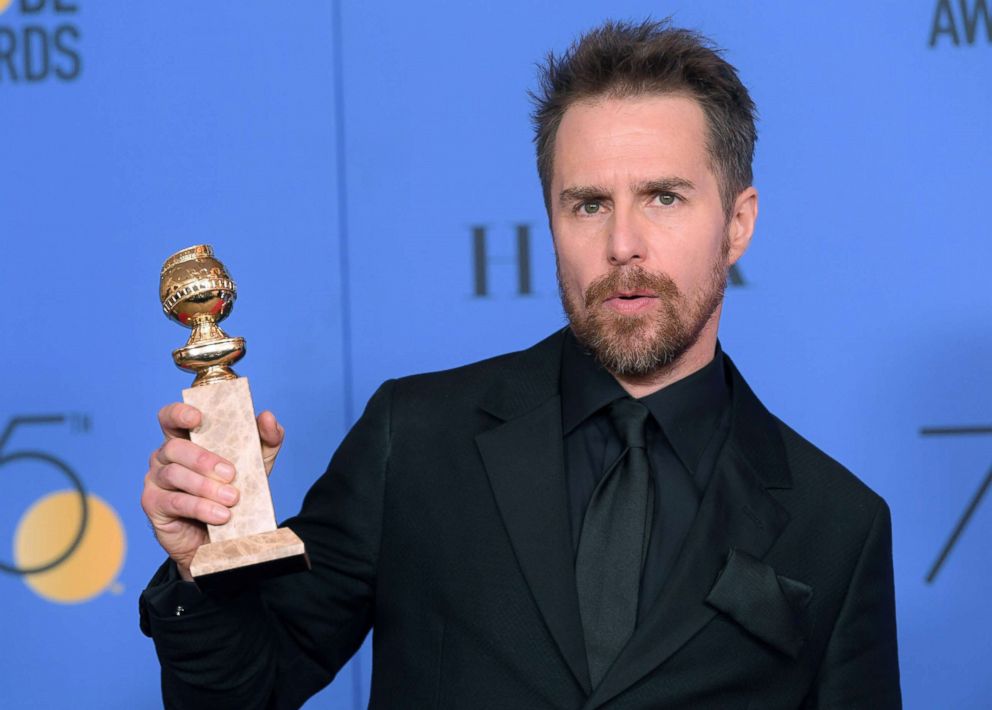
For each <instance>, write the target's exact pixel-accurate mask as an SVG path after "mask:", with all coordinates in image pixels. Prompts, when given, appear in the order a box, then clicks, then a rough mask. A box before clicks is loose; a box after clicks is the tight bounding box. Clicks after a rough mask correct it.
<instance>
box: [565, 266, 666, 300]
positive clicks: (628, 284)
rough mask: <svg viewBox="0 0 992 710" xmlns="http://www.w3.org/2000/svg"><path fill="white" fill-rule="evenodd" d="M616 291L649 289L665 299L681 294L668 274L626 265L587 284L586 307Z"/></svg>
mask: <svg viewBox="0 0 992 710" xmlns="http://www.w3.org/2000/svg"><path fill="white" fill-rule="evenodd" d="M618 291H650V292H651V293H653V294H654V295H655V296H657V297H659V298H662V299H666V300H675V299H677V298H679V296H680V295H681V294H680V293H679V287H678V286H676V285H675V282H674V281H673V280H672V278H671V277H670V276H669V275H668V274H665V273H661V272H658V273H653V272H650V271H647V270H646V269H644V267H642V266H628V267H621V268H618V269H614V270H613V271H610V272H609V273H606V274H604V275H603V276H601V277H599V278H598V279H596V280H595V281H593V282H592V283H591V284H589V286H588V288H586V291H585V305H586V308H592V307H593V306H595V305H598V304H600V303H602V302H603V301H605V300H606V299H607V298H609V297H610V296H612V295H614V294H615V293H617V292H618Z"/></svg>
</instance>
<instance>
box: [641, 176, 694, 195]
mask: <svg viewBox="0 0 992 710" xmlns="http://www.w3.org/2000/svg"><path fill="white" fill-rule="evenodd" d="M633 188H634V192H636V193H638V194H640V195H654V194H656V193H659V192H673V191H675V190H695V189H696V185H695V184H694V183H693V182H692V180H689V179H687V178H682V177H675V176H672V177H663V178H658V179H656V180H645V181H644V182H639V183H637V184H635V185H634V186H633Z"/></svg>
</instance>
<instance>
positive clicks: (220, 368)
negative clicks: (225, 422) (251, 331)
mask: <svg viewBox="0 0 992 710" xmlns="http://www.w3.org/2000/svg"><path fill="white" fill-rule="evenodd" d="M237 295H238V289H237V286H236V285H235V283H234V281H232V280H231V275H230V274H229V273H228V272H227V269H226V268H225V267H224V265H223V264H222V263H221V262H220V261H218V260H217V259H216V258H215V257H214V250H213V249H212V248H211V247H210V246H209V245H208V244H197V245H196V246H192V247H189V248H187V249H183V250H182V251H178V252H176V253H175V254H173V255H172V256H170V257H169V258H168V259H166V260H165V263H164V264H163V265H162V276H161V281H160V284H159V298H160V299H161V301H162V309H163V310H164V311H165V314H166V315H167V316H168V317H169V318H171V319H172V320H174V321H176V322H177V323H181V324H182V325H184V326H186V327H187V328H192V329H193V332H192V333H190V336H189V340H188V341H187V342H186V345H184V346H183V347H181V348H179V349H178V350H174V351H173V352H172V359H173V360H175V363H176V365H178V366H179V367H181V368H182V369H184V370H187V371H189V372H194V373H196V378H195V379H194V380H193V386H194V387H196V386H198V385H204V384H209V383H211V382H216V381H218V380H230V379H234V378H235V377H237V375H235V374H234V371H233V370H232V369H231V368H230V366H231V365H233V364H234V363H235V362H237V361H238V360H240V359H241V358H242V357H244V354H245V341H244V338H231V337H229V336H228V335H227V334H226V333H225V332H224V331H223V330H221V329H220V328H219V327H218V326H217V324H218V323H219V322H220V321H222V320H224V319H225V318H227V316H228V315H229V314H230V313H231V309H232V308H233V307H234V299H235V298H237Z"/></svg>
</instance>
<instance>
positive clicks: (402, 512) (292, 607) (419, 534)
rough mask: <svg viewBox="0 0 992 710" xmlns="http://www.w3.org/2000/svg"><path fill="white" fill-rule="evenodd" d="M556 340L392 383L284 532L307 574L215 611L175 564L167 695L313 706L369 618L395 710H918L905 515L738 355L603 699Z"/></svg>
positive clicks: (177, 702)
mask: <svg viewBox="0 0 992 710" xmlns="http://www.w3.org/2000/svg"><path fill="white" fill-rule="evenodd" d="M561 343H562V334H561V333H557V334H555V335H553V336H551V337H550V338H548V339H546V340H544V341H542V342H541V343H539V344H538V345H536V346H534V347H533V348H531V349H529V350H526V351H522V352H520V353H514V354H510V355H505V356H501V357H498V358H495V359H492V360H488V361H485V362H481V363H477V364H474V365H469V366H466V367H463V368H459V369H456V370H452V371H448V372H442V373H434V374H427V375H418V376H415V377H409V378H404V379H401V380H395V381H390V382H387V383H386V384H384V385H383V386H382V387H381V388H380V389H379V390H378V391H377V392H376V394H375V395H374V396H373V397H372V399H371V400H370V402H369V404H368V407H367V409H366V411H365V413H364V414H363V416H362V418H361V419H360V420H359V422H358V423H357V424H356V425H355V427H354V428H353V430H352V431H351V432H350V433H349V434H348V436H347V437H346V438H345V440H344V442H343V443H342V444H341V447H340V448H339V450H338V451H337V453H336V454H335V455H334V457H333V459H332V461H331V464H330V466H329V468H328V471H327V473H325V475H324V476H322V477H321V478H320V479H319V480H318V481H317V483H316V484H315V485H314V486H313V488H312V489H311V491H310V492H309V493H308V495H307V497H306V499H305V501H304V504H303V508H302V511H301V513H300V514H299V515H298V516H297V517H295V518H293V519H291V520H289V521H287V523H286V524H287V525H288V526H289V527H291V528H293V529H294V530H295V531H296V532H297V533H298V534H299V535H300V536H301V537H302V538H303V539H304V541H305V543H306V546H307V549H308V551H309V554H310V556H311V560H312V562H313V565H314V568H313V570H312V571H310V572H308V573H304V574H299V575H291V576H288V577H284V578H280V579H276V580H271V581H269V582H266V583H264V584H262V585H260V586H259V587H258V588H253V589H250V590H246V591H245V592H244V593H242V594H240V595H239V596H237V597H235V598H231V599H224V600H212V599H205V600H204V599H196V598H195V595H194V594H192V593H191V592H190V591H189V589H188V588H186V589H179V588H180V587H182V584H181V583H178V582H175V581H169V580H170V579H171V580H174V578H175V577H174V574H175V573H174V570H171V569H170V568H169V567H168V566H163V568H162V569H161V570H160V571H159V573H158V575H157V577H156V578H155V579H153V581H152V584H151V585H150V586H149V588H148V589H147V590H146V591H145V593H144V595H143V597H142V623H143V628H144V629H145V630H146V632H147V633H150V634H151V635H152V636H153V637H154V638H155V641H156V648H157V651H158V653H159V657H160V659H161V661H162V678H163V692H164V695H165V698H166V703H167V704H168V705H174V706H178V707H210V708H220V707H227V706H230V707H238V708H244V707H256V706H257V707H296V706H298V705H299V704H301V703H302V702H303V701H304V700H305V699H306V698H307V697H309V696H310V695H311V694H312V693H314V692H316V691H317V690H318V689H319V688H321V687H322V686H323V685H325V684H326V683H327V682H329V681H330V680H331V679H332V678H333V676H334V674H335V673H336V672H337V671H338V669H339V668H340V667H341V666H342V665H343V664H344V663H345V662H346V661H347V659H348V658H349V657H350V656H351V655H352V654H353V653H354V652H355V650H356V649H357V648H358V647H359V646H360V644H361V643H362V640H363V639H364V637H365V636H366V634H367V632H368V631H369V629H370V628H372V629H373V651H372V655H373V670H372V687H371V700H370V706H371V707H376V708H470V709H472V710H476V709H478V710H482V709H485V708H494V709H495V708H499V709H514V710H517V709H523V708H562V709H568V710H577V709H582V710H594V709H595V708H613V709H616V710H621V709H624V710H634V709H635V708H638V709H640V708H643V709H648V708H652V709H653V708H692V709H693V710H698V709H702V708H720V709H721V710H726V709H730V708H742V709H743V708H796V707H819V708H828V707H829V708H871V710H884V709H886V708H898V707H900V705H901V704H900V691H899V681H898V661H897V654H896V629H895V605H894V598H893V578H892V561H891V539H890V520H889V511H888V508H887V507H886V504H885V502H884V501H883V500H882V499H881V498H879V497H878V496H877V495H876V494H875V493H873V492H872V491H871V490H869V489H868V488H867V487H866V486H865V485H864V484H862V483H861V482H860V481H859V480H858V479H856V478H855V477H854V476H853V475H851V474H850V473H849V472H848V471H846V470H845V469H844V468H843V467H841V466H840V465H839V464H837V463H836V462H834V461H833V460H831V459H830V458H828V457H827V456H826V455H824V454H823V453H821V452H820V451H818V450H817V449H816V448H814V447H813V446H812V445H811V444H809V443H808V442H806V441H805V440H804V439H802V438H801V437H800V436H799V435H797V434H796V433H795V432H793V431H792V430H791V429H789V428H788V427H787V426H785V425H784V424H782V423H781V422H780V421H778V420H777V419H775V418H774V417H773V416H772V415H770V414H769V413H768V411H767V410H766V409H765V408H764V407H763V406H762V405H761V403H760V402H759V401H758V399H757V398H756V397H755V396H754V394H753V393H752V392H751V390H750V389H749V388H748V386H747V384H746V383H745V382H744V380H743V379H742V378H741V376H740V374H739V373H737V371H736V370H735V369H733V366H732V365H731V366H730V367H731V368H732V397H733V405H732V407H733V412H732V424H731V430H730V434H729V436H728V440H727V443H726V444H725V446H724V447H723V449H722V451H720V452H719V453H718V454H717V460H716V462H715V464H716V468H715V470H714V474H713V477H712V479H711V482H710V484H709V486H708V488H707V490H706V493H705V495H704V498H703V500H702V503H701V506H700V509H699V513H698V515H697V517H696V520H695V522H694V523H693V525H692V528H691V531H690V532H689V534H688V537H687V539H686V542H685V545H684V547H683V551H682V553H681V556H680V557H679V559H678V561H677V563H676V565H675V568H674V569H673V571H672V573H671V575H670V578H669V581H668V583H667V584H666V586H665V587H664V589H663V590H662V592H661V594H660V595H659V598H658V599H657V601H656V603H655V605H654V607H653V608H652V609H651V610H650V611H649V613H648V615H647V617H646V618H645V619H644V621H643V622H642V623H641V624H640V625H639V627H638V628H637V630H636V632H635V633H634V636H633V637H632V638H631V640H630V642H629V643H628V645H627V647H626V648H625V649H624V651H623V652H622V653H621V655H620V656H619V658H618V659H617V661H616V663H615V664H614V666H613V667H612V669H611V670H610V671H609V673H608V674H607V675H606V677H605V678H604V679H603V682H602V683H601V684H600V685H599V686H598V687H597V688H595V689H593V688H591V687H590V683H589V674H588V670H587V667H586V659H585V646H584V643H583V636H582V627H581V623H580V620H579V611H578V602H577V597H576V590H575V575H574V569H573V549H572V544H571V540H570V536H569V527H568V526H569V521H568V511H567V497H566V487H565V477H564V475H565V474H564V470H563V454H562V424H561V420H562V417H561V406H560V396H559V362H560V353H561ZM170 575H171V577H170ZM182 595H186V596H185V605H184V607H185V610H184V613H183V614H181V615H180V616H176V615H175V614H174V613H173V612H172V608H173V607H171V606H170V605H171V604H174V603H175V600H176V599H177V598H182Z"/></svg>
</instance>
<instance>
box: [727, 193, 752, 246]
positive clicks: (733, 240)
mask: <svg viewBox="0 0 992 710" xmlns="http://www.w3.org/2000/svg"><path fill="white" fill-rule="evenodd" d="M757 221H758V191H757V189H755V187H754V186H753V185H752V186H751V187H748V188H745V189H744V190H741V193H740V194H739V195H738V196H737V199H736V200H734V209H733V212H732V213H731V215H730V222H729V223H728V224H727V241H728V246H729V249H728V252H727V259H728V263H730V264H736V263H737V260H738V259H740V258H741V257H742V256H743V255H744V252H745V251H747V247H748V245H749V244H750V243H751V237H752V236H753V235H754V224H755V222H757Z"/></svg>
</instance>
